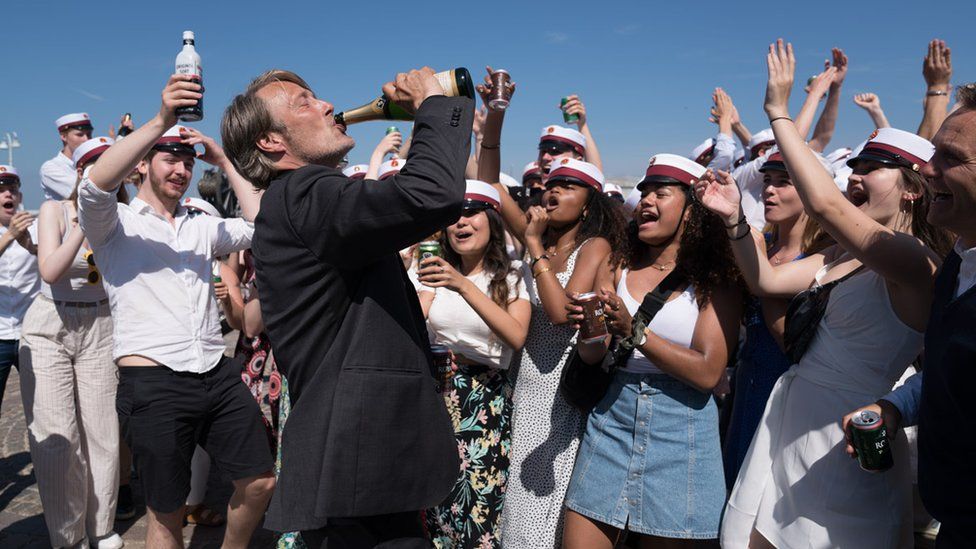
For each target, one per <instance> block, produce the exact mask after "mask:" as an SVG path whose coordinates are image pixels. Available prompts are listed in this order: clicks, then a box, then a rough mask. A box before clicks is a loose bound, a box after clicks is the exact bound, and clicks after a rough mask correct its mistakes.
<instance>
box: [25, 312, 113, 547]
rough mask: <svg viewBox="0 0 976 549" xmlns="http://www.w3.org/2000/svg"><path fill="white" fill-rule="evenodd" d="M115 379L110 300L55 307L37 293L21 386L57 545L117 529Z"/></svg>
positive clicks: (29, 314)
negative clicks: (87, 305)
mask: <svg viewBox="0 0 976 549" xmlns="http://www.w3.org/2000/svg"><path fill="white" fill-rule="evenodd" d="M118 380H119V373H118V367H116V365H115V363H114V362H113V361H112V317H111V316H110V311H109V306H108V304H107V303H105V304H100V305H96V306H93V307H77V306H73V305H70V304H69V305H61V304H58V305H56V304H55V303H54V302H53V301H51V299H50V298H47V297H45V296H44V295H43V294H39V295H38V296H37V298H36V299H35V300H34V303H33V304H32V305H31V306H30V309H28V310H27V314H26V316H25V317H24V323H23V330H22V334H21V339H20V383H21V392H22V395H23V399H24V415H25V416H26V419H27V430H28V435H29V442H30V453H31V461H32V462H33V464H34V475H35V477H36V478H37V489H38V492H39V493H40V496H41V505H42V506H43V507H44V522H45V523H46V524H47V529H48V533H49V535H50V537H51V545H52V546H53V547H71V546H73V545H75V544H77V543H78V542H80V541H82V540H84V539H86V538H87V539H89V540H91V539H92V538H95V537H98V536H104V535H106V534H108V533H109V532H111V531H112V523H113V521H114V519H115V505H116V498H117V497H118V480H119V419H118V414H117V413H116V411H115V393H116V390H117V387H118Z"/></svg>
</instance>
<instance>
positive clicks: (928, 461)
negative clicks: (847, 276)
mask: <svg viewBox="0 0 976 549" xmlns="http://www.w3.org/2000/svg"><path fill="white" fill-rule="evenodd" d="M956 99H957V101H958V103H957V105H956V107H955V109H954V110H953V112H952V114H950V115H949V117H948V118H946V119H945V122H943V123H942V127H941V128H940V129H939V131H938V133H936V134H935V137H933V138H932V143H933V144H934V145H935V155H934V156H932V159H931V160H930V161H929V163H928V164H927V165H925V166H924V167H923V168H922V171H921V173H922V175H923V176H925V178H926V180H927V181H928V186H929V189H930V190H931V192H932V195H933V198H932V205H931V206H930V207H929V213H928V221H929V223H932V224H933V225H935V226H937V227H942V228H945V229H948V230H950V231H952V232H953V233H955V234H956V235H958V237H959V238H958V240H957V241H956V245H955V248H954V249H953V251H952V252H951V253H950V254H949V256H948V257H946V259H945V262H944V263H943V264H942V269H941V270H940V272H939V275H938V278H937V279H936V281H935V296H934V299H933V300H932V313H931V315H930V316H929V325H928V327H927V328H926V331H925V364H924V369H923V371H922V372H920V373H918V374H915V375H914V376H912V377H911V378H909V379H908V381H907V382H906V383H905V384H904V385H903V386H901V387H899V388H898V389H896V390H895V391H894V392H892V393H891V394H889V395H888V396H886V397H884V398H883V399H881V400H879V401H878V402H876V403H875V404H872V405H870V406H868V407H866V408H865V409H868V410H873V411H875V412H877V413H879V414H881V416H882V418H884V423H885V426H886V427H887V428H888V436H889V437H892V438H893V437H894V434H895V431H896V430H897V429H898V428H899V427H901V426H910V425H915V424H918V488H919V492H920V493H921V496H922V502H923V503H924V504H925V509H926V510H927V511H928V512H929V513H931V514H932V516H933V517H935V519H936V520H938V521H939V522H941V523H942V525H941V528H940V529H939V537H938V538H937V539H936V544H935V546H936V548H937V549H942V548H956V547H972V522H971V521H972V520H973V517H976V500H974V498H973V492H974V490H976V470H974V469H973V463H974V462H976V427H974V426H976V423H973V422H972V421H971V417H970V416H971V414H970V413H969V411H970V410H971V409H972V405H971V402H972V398H973V396H972V393H973V387H976V368H974V367H973V366H974V365H976V342H974V339H973V326H974V325H976V290H973V288H974V286H976V84H968V85H965V86H961V87H959V88H958V89H957V90H956ZM857 412H860V410H857ZM854 413H856V412H852V413H851V414H848V415H847V417H845V418H844V421H843V423H844V429H845V431H846V430H847V428H848V425H849V423H850V420H851V417H852V416H853V415H854ZM847 452H848V453H849V454H851V455H852V456H854V455H855V454H854V448H853V447H852V446H851V445H850V444H848V446H847Z"/></svg>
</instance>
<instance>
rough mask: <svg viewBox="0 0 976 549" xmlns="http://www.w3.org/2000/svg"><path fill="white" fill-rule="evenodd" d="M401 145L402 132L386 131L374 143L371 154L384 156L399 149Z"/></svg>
mask: <svg viewBox="0 0 976 549" xmlns="http://www.w3.org/2000/svg"><path fill="white" fill-rule="evenodd" d="M401 145H403V134H401V133H400V132H392V133H388V134H386V135H384V136H383V139H380V142H379V143H377V144H376V149H374V150H373V154H378V155H380V156H385V155H386V154H387V153H395V152H397V151H398V150H400V146H401Z"/></svg>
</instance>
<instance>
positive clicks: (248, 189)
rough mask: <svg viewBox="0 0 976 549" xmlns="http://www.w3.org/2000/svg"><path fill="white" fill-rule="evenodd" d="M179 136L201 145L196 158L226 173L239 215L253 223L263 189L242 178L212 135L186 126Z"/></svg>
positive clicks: (189, 143) (259, 205) (259, 207)
mask: <svg viewBox="0 0 976 549" xmlns="http://www.w3.org/2000/svg"><path fill="white" fill-rule="evenodd" d="M181 136H183V137H184V139H183V142H184V143H186V144H187V145H190V146H191V147H192V146H194V145H197V144H199V145H203V149H204V150H203V152H202V153H197V158H199V159H200V160H203V161H204V162H206V163H207V164H210V165H212V166H216V167H218V168H220V169H221V170H223V172H224V173H225V174H226V175H227V182H228V183H229V184H230V188H231V189H232V190H233V191H234V194H235V195H236V196H237V203H238V204H239V205H240V207H241V216H242V217H243V218H244V219H245V220H246V221H250V222H252V223H253V222H254V218H255V217H257V215H258V210H260V209H261V195H262V194H264V191H260V190H258V189H256V188H255V187H254V185H251V182H250V181H248V180H247V179H244V176H243V175H241V174H240V173H239V172H238V171H237V169H236V168H234V164H233V163H232V162H231V161H230V159H228V158H227V155H226V154H224V149H223V148H222V147H221V146H220V145H218V144H217V142H216V141H214V139H213V138H212V137H209V136H206V135H204V134H202V133H201V132H200V131H199V130H196V129H194V128H186V132H185V133H181Z"/></svg>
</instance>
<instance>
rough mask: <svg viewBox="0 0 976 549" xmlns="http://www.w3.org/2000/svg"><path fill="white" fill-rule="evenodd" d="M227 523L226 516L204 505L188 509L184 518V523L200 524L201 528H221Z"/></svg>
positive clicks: (192, 506)
mask: <svg viewBox="0 0 976 549" xmlns="http://www.w3.org/2000/svg"><path fill="white" fill-rule="evenodd" d="M225 521H226V519H225V518H224V515H221V514H220V513H218V512H216V511H214V510H213V509H211V508H209V507H207V506H206V505H204V504H202V503H200V504H198V505H191V506H189V507H187V508H186V516H185V517H184V518H183V522H184V523H186V524H198V525H200V526H220V525H221V524H223V523H224V522H225Z"/></svg>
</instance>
